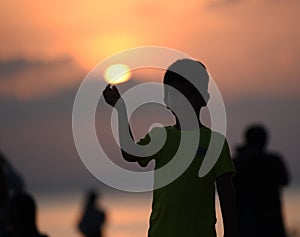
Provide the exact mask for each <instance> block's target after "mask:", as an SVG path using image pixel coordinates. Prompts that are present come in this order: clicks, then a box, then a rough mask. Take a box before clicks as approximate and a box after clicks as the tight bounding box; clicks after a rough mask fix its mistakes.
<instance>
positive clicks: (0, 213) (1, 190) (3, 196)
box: [0, 163, 9, 237]
mask: <svg viewBox="0 0 300 237" xmlns="http://www.w3.org/2000/svg"><path fill="white" fill-rule="evenodd" d="M8 203H9V195H8V188H7V184H6V179H5V174H4V170H3V167H2V164H1V163H0V237H5V236H7V231H8V222H7V220H8Z"/></svg>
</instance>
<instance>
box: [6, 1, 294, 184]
mask: <svg viewBox="0 0 300 237" xmlns="http://www.w3.org/2000/svg"><path fill="white" fill-rule="evenodd" d="M182 3H183V2H182V1H172V2H171V1H158V0H154V1H151V2H150V1H147V2H146V1H138V0H128V1H82V0H79V1H67V0H60V1H17V0H14V1H9V0H2V1H1V3H0V17H1V21H0V34H1V37H0V105H1V118H0V129H1V131H2V132H1V135H0V148H1V149H2V150H3V151H4V153H5V154H7V156H8V157H9V159H10V160H11V162H12V163H13V164H14V166H15V167H16V168H17V169H18V170H19V171H20V172H21V173H22V174H23V175H24V177H25V178H26V179H27V181H28V183H29V186H30V187H40V186H43V182H49V183H52V184H53V186H55V185H56V183H58V182H59V181H60V180H61V179H62V177H64V178H63V182H62V184H63V185H71V184H73V183H76V181H78V180H76V178H74V177H75V176H80V175H82V176H84V174H83V173H84V172H86V171H84V169H85V168H84V167H83V166H82V164H81V163H80V161H79V160H78V159H77V158H74V156H76V152H75V148H74V144H73V141H72V133H71V110H72V105H73V101H74V95H75V93H76V91H77V89H78V86H79V84H80V82H81V81H82V80H83V78H84V77H85V75H86V74H87V73H88V71H90V70H91V69H92V68H93V67H94V66H95V65H96V64H98V63H99V62H101V61H102V60H104V59H105V58H106V57H109V56H111V55H112V54H115V53H118V52H119V51H120V50H126V49H129V48H133V47H140V46H164V47H168V48H173V49H176V50H179V51H182V52H184V53H186V54H189V55H190V56H192V57H194V58H197V59H199V60H201V61H202V62H204V63H205V65H206V66H207V68H208V70H209V71H210V73H211V75H212V76H213V78H214V80H215V82H216V83H217V85H218V87H219V89H220V91H221V93H222V94H223V96H224V100H225V105H226V108H227V116H228V136H229V141H231V142H232V144H231V147H232V151H234V146H235V145H236V144H237V143H240V142H241V133H242V131H243V129H244V127H245V126H246V125H247V124H249V123H250V122H263V123H264V124H266V125H267V127H268V128H269V130H270V133H271V143H270V145H271V147H272V148H273V149H274V150H277V151H279V152H280V153H282V154H283V155H284V156H285V157H286V158H287V162H288V164H289V165H290V166H291V169H292V171H293V172H294V173H295V176H297V174H296V173H297V172H296V169H297V168H296V167H297V166H298V165H299V164H300V162H299V161H298V160H297V159H298V157H297V156H298V154H299V146H298V145H297V143H299V142H298V141H299V139H298V134H299V132H300V131H299V126H298V121H299V119H300V116H299V102H300V67H299V65H298V64H299V62H300V44H299V42H300V31H299V25H298V24H299V22H300V14H299V13H300V1H297V0H251V1H250V0H203V1H194V0H192V1H188V2H186V4H182ZM137 79H138V80H142V81H143V80H144V81H146V80H147V78H144V77H140V78H137ZM157 81H161V78H157ZM296 154H297V155H296ZM74 159H75V160H76V161H74ZM61 162H63V164H67V166H68V167H69V168H70V169H69V170H68V171H65V170H64V169H63V168H62V167H61V164H62V163H61ZM72 164H74V165H72ZM47 167H50V168H49V169H47ZM51 169H55V170H56V171H57V173H56V174H55V175H54V176H55V177H54V176H53V173H51V171H50V170H51ZM31 171H33V172H31ZM66 173H67V174H68V175H67V176H66ZM85 176H86V177H87V176H88V174H85ZM297 177H298V178H299V180H300V176H299V175H298V176H297ZM77 179H78V177H77ZM74 180H76V181H74ZM87 180H88V179H87ZM296 180H297V179H296ZM60 184H61V183H60ZM84 184H85V183H84V182H83V183H82V185H84Z"/></svg>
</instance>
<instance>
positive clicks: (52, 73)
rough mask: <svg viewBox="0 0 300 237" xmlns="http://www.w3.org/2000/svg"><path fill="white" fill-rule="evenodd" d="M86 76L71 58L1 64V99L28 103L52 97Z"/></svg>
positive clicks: (21, 60)
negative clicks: (9, 98)
mask: <svg viewBox="0 0 300 237" xmlns="http://www.w3.org/2000/svg"><path fill="white" fill-rule="evenodd" d="M85 75H86V70H84V69H83V68H82V67H81V66H80V65H79V64H78V63H77V62H76V61H75V60H73V59H72V58H70V57H60V58H57V59H53V60H47V59H46V60H27V59H23V58H16V59H13V60H8V61H0V97H2V98H6V97H14V98H17V99H20V100H28V99H40V98H44V97H47V96H48V97H49V96H53V95H55V94H56V93H58V92H59V91H61V90H65V89H68V88H71V87H72V86H74V85H75V84H78V82H80V81H81V80H82V79H83V78H84V76H85Z"/></svg>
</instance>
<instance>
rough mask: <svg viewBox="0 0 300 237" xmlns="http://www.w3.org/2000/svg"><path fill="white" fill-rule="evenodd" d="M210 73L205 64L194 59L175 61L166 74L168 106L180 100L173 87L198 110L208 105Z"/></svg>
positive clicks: (166, 100)
mask: <svg viewBox="0 0 300 237" xmlns="http://www.w3.org/2000/svg"><path fill="white" fill-rule="evenodd" d="M208 81H209V75H208V73H207V70H206V68H205V66H204V65H203V64H202V63H201V62H199V61H195V60H192V59H181V60H178V61H176V62H174V63H173V64H172V65H171V66H170V67H169V68H168V69H167V71H166V73H165V76H164V81H163V83H164V85H168V86H165V88H164V91H165V95H164V100H165V103H166V105H167V107H172V106H177V105H178V104H179V103H180V102H179V100H178V96H176V94H175V93H172V90H171V89H170V88H171V87H173V88H175V89H177V90H178V91H179V92H180V93H181V94H182V95H184V96H185V98H186V99H187V100H188V101H189V103H190V104H191V105H192V106H193V108H194V110H195V111H196V112H199V111H200V109H201V107H204V106H206V105H207V102H208V100H209V93H208Z"/></svg>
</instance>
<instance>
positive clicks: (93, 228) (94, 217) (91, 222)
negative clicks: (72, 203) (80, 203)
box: [78, 189, 106, 237]
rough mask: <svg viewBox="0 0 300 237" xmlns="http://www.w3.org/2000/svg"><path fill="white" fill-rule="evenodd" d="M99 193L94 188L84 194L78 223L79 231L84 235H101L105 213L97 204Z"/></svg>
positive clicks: (93, 236)
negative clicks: (82, 208)
mask: <svg viewBox="0 0 300 237" xmlns="http://www.w3.org/2000/svg"><path fill="white" fill-rule="evenodd" d="M99 198H100V195H99V194H98V193H97V192H96V191H95V190H93V189H92V190H90V191H88V192H87V194H86V200H85V204H84V210H83V213H82V217H81V219H80V221H79V224H78V229H79V231H80V232H81V233H82V234H83V235H84V236H86V237H102V236H103V225H104V223H105V221H106V215H105V212H104V210H103V209H102V208H99V207H98V206H97V201H98V199H99Z"/></svg>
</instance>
